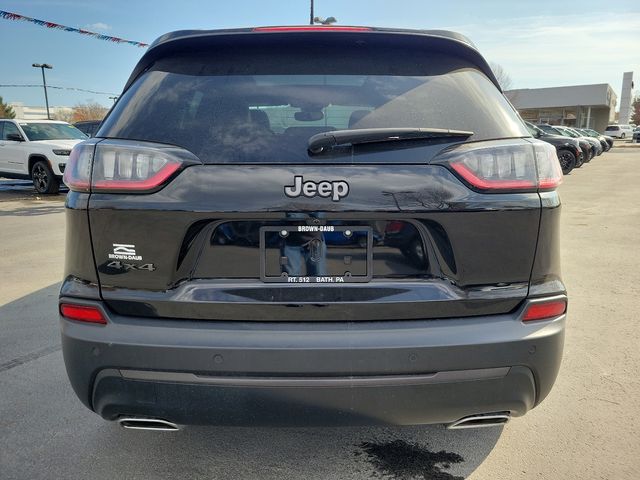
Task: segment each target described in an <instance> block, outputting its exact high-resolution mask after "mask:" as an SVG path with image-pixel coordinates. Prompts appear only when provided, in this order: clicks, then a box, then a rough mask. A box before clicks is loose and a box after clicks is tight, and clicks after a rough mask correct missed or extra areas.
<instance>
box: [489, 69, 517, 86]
mask: <svg viewBox="0 0 640 480" xmlns="http://www.w3.org/2000/svg"><path fill="white" fill-rule="evenodd" d="M489 66H490V67H491V70H492V71H493V74H494V75H495V76H496V79H498V83H499V84H500V86H501V87H502V90H511V87H513V81H512V80H511V77H510V76H509V74H508V73H507V72H506V71H505V69H504V68H502V65H500V64H499V63H496V62H489Z"/></svg>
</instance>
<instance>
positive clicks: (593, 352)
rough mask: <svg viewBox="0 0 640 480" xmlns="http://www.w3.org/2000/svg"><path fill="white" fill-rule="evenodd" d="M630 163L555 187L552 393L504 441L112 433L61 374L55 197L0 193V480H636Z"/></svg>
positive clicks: (351, 432)
mask: <svg viewBox="0 0 640 480" xmlns="http://www.w3.org/2000/svg"><path fill="white" fill-rule="evenodd" d="M639 185H640V149H637V148H614V149H613V150H612V151H611V152H609V153H605V154H603V155H602V156H600V157H598V158H596V159H594V160H593V161H592V162H591V163H590V164H587V165H585V166H584V167H583V168H580V169H577V170H574V171H573V172H572V173H571V174H570V175H568V176H567V177H565V182H564V185H563V186H562V187H561V196H562V200H563V204H564V206H563V208H564V211H563V220H562V239H563V243H562V254H563V271H564V279H565V281H566V284H567V287H568V289H569V298H570V305H569V324H568V331H567V337H566V346H565V357H564V362H563V366H562V369H561V372H560V376H559V378H558V381H557V383H556V386H555V388H554V390H553V391H552V392H551V394H550V396H549V397H548V398H547V399H546V400H545V402H544V403H543V404H542V405H541V406H539V407H538V408H536V409H535V410H533V411H532V412H530V413H529V414H528V415H527V416H526V417H523V418H517V419H514V420H513V421H512V422H510V423H509V424H508V425H507V426H506V427H504V428H487V429H478V430H458V431H447V430H445V429H444V428H443V427H442V426H425V427H402V428H400V427H398V428H396V427H393V428H392V427H377V428H298V429H262V428H259V429H252V428H205V427H188V428H185V429H183V430H181V431H179V432H176V433H160V432H137V431H128V430H123V429H121V428H120V427H118V426H117V425H115V424H112V423H107V422H104V421H103V420H102V419H100V418H99V417H97V416H96V415H94V414H93V413H91V412H89V411H88V410H86V409H85V407H84V406H82V405H81V404H80V402H79V401H78V400H77V398H76V397H75V395H74V394H73V392H72V391H71V387H70V386H69V384H68V382H67V378H66V374H65V371H64V365H63V361H62V354H61V351H60V339H59V334H58V319H57V313H56V310H57V293H58V288H59V282H60V280H61V278H62V272H63V261H64V195H58V196H54V197H38V196H37V195H36V194H35V193H34V192H33V190H32V188H31V187H30V186H29V184H28V182H27V183H25V182H21V181H9V180H0V271H1V272H2V276H1V277H0V431H1V432H2V434H1V436H0V478H2V479H25V478H30V479H39V478H47V479H48V478H65V479H75V478H78V479H80V478H82V479H85V478H96V479H101V478H105V479H107V478H108V479H114V478H136V479H138V478H139V479H144V478H208V479H214V478H220V479H226V478H232V479H236V478H241V479H245V478H264V479H271V478H274V479H275V478H277V479H288V478H292V479H293V478H305V479H312V478H322V479H351V478H353V479H356V478H358V479H361V478H371V477H372V476H377V477H382V478H397V479H413V478H416V479H419V478H425V479H447V478H473V479H506V478H509V479H511V478H526V479H530V478H536V479H538V478H544V479H573V478H575V479H591V478H598V479H601V478H602V479H636V478H638V476H639V475H640V474H639V472H640V456H639V455H638V454H639V453H640V415H638V414H637V413H636V409H637V406H638V399H639V398H640V378H639V377H638V371H640V348H639V346H640V333H639V332H640V327H639V322H638V312H640V268H639V267H640V260H639V259H638V256H639V254H640V248H639V246H638V239H640V200H639V198H638V197H639V194H640V187H639Z"/></svg>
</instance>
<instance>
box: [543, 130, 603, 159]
mask: <svg viewBox="0 0 640 480" xmlns="http://www.w3.org/2000/svg"><path fill="white" fill-rule="evenodd" d="M536 127H538V128H539V129H540V130H542V131H543V132H545V133H548V134H551V135H558V136H560V137H569V138H576V136H575V135H567V134H566V133H565V132H563V131H561V130H560V129H558V128H556V127H557V125H548V124H546V123H543V124H538V125H536ZM576 140H578V144H579V145H580V150H582V158H583V161H584V163H588V162H590V161H591V159H592V158H593V157H595V156H596V147H594V146H593V144H592V143H591V142H589V141H588V140H587V139H586V138H576ZM576 166H580V165H576Z"/></svg>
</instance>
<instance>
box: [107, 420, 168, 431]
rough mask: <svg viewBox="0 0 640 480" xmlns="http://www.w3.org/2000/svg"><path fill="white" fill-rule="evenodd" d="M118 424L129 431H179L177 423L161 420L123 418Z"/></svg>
mask: <svg viewBox="0 0 640 480" xmlns="http://www.w3.org/2000/svg"><path fill="white" fill-rule="evenodd" d="M118 423H119V424H120V426H121V427H122V428H126V429H129V430H155V431H156V432H176V431H178V430H179V428H178V425H176V424H175V423H171V422H168V421H166V420H162V419H160V418H143V417H121V418H119V419H118Z"/></svg>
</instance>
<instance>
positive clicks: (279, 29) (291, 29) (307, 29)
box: [253, 25, 371, 32]
mask: <svg viewBox="0 0 640 480" xmlns="http://www.w3.org/2000/svg"><path fill="white" fill-rule="evenodd" d="M253 31H254V32H314V31H316V32H320V31H322V32H367V31H371V28H369V27H329V26H325V25H308V26H298V27H296V26H291V27H255V28H254V29H253Z"/></svg>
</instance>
